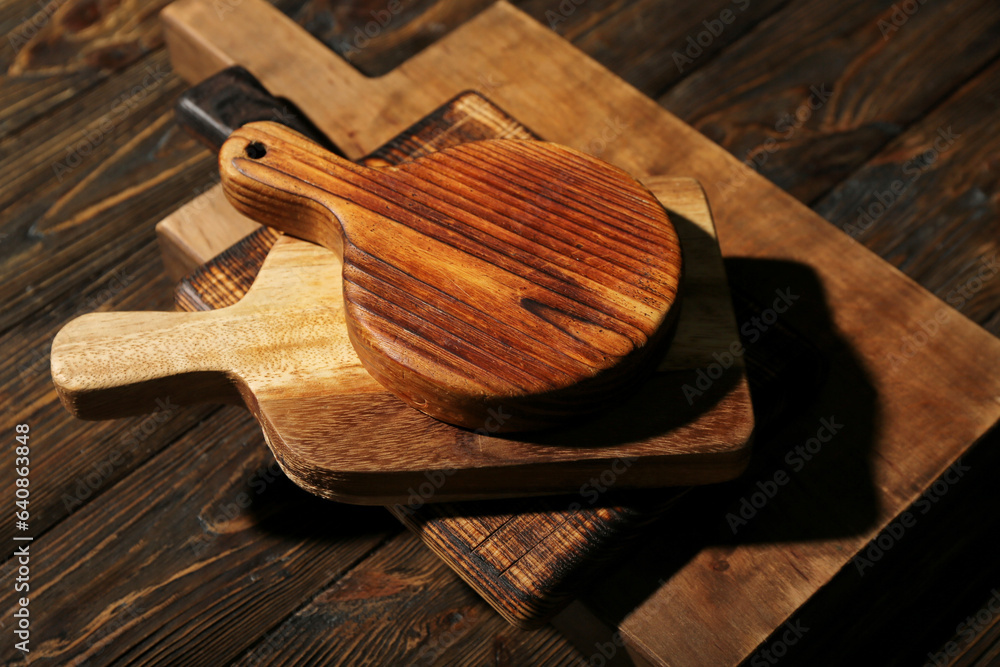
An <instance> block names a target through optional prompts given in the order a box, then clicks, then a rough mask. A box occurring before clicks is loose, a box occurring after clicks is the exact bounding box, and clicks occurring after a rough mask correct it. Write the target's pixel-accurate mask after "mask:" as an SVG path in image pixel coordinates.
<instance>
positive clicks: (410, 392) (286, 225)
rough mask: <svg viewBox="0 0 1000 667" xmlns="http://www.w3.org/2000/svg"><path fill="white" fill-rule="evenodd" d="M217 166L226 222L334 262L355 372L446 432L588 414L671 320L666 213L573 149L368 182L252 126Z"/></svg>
mask: <svg viewBox="0 0 1000 667" xmlns="http://www.w3.org/2000/svg"><path fill="white" fill-rule="evenodd" d="M255 146H256V147H258V148H257V149H256V150H258V151H260V152H262V153H263V154H261V155H256V154H254V153H252V152H251V149H252V148H254V147H255ZM219 162H220V167H221V172H222V182H223V186H224V188H225V190H226V194H227V196H228V198H229V199H230V201H231V202H232V203H233V205H234V207H235V208H236V209H237V210H239V211H241V212H242V213H244V214H245V215H248V216H250V217H254V218H256V219H257V221H258V222H267V223H269V224H271V225H272V226H274V227H276V228H279V229H282V230H283V231H285V232H288V233H290V234H292V235H294V236H298V237H300V238H304V239H306V240H309V241H313V242H315V243H319V244H321V245H324V246H326V247H328V248H330V249H331V250H334V251H336V252H337V253H338V254H340V255H341V257H342V259H343V262H344V305H345V309H344V313H345V316H346V319H347V327H348V331H349V332H350V335H351V341H352V342H353V344H354V348H355V350H357V352H358V356H359V357H360V358H361V362H362V363H363V364H364V366H365V368H366V369H367V370H368V371H369V372H370V373H371V374H372V375H373V376H374V377H375V378H376V379H377V380H378V381H379V382H380V383H381V384H382V385H383V386H385V387H387V388H388V389H390V390H391V391H392V392H393V393H395V394H396V395H397V396H399V397H400V398H402V399H403V400H404V401H405V402H406V403H408V404H409V405H411V406H412V407H414V408H416V409H418V410H420V411H421V412H424V413H426V414H428V415H430V416H432V417H435V418H437V419H441V420H443V421H446V422H448V423H451V424H456V425H459V426H464V427H466V428H469V429H481V428H485V426H484V425H485V424H488V423H489V424H492V426H491V427H490V430H497V431H501V432H505V431H517V430H527V429H533V428H540V427H545V426H551V425H553V424H558V423H559V422H566V421H567V420H568V419H569V418H570V417H579V416H580V415H584V414H588V413H592V412H593V411H595V410H600V409H602V408H603V407H605V406H606V405H607V404H608V403H613V402H615V401H617V400H620V398H621V397H622V396H624V395H625V394H626V393H627V392H628V391H629V388H630V387H631V386H634V385H635V383H636V380H637V379H638V378H639V377H640V376H641V375H643V374H645V373H648V371H649V369H650V365H651V363H652V355H654V354H656V353H658V352H662V349H663V348H662V346H659V345H658V343H661V342H664V341H665V340H666V339H667V337H668V336H669V335H670V334H671V332H672V328H673V325H674V323H676V321H677V313H678V311H679V307H676V308H675V303H676V301H677V298H678V296H677V291H678V283H679V281H680V273H681V250H680V246H679V241H678V239H677V233H676V231H675V230H674V228H673V225H672V224H671V223H670V220H669V219H668V218H667V215H666V213H665V212H664V210H663V207H662V206H661V205H660V204H659V202H657V201H656V199H655V198H654V197H653V196H652V195H651V194H650V193H649V191H648V190H646V189H645V188H643V187H642V186H641V185H640V184H639V183H638V182H637V181H635V179H633V178H632V177H630V176H629V175H628V174H626V173H624V172H622V171H621V170H619V169H616V168H614V167H612V166H611V165H609V164H606V163H604V162H601V161H599V160H596V159H594V158H592V157H590V156H588V155H585V154H583V153H579V152H576V151H572V150H569V149H566V148H563V147H560V146H556V145H554V144H548V143H544V142H520V141H513V140H490V141H482V142H476V143H470V144H463V145H461V146H457V147H454V148H449V149H445V150H443V151H439V152H437V153H433V154H431V155H428V156H424V157H421V158H418V159H416V160H414V161H411V162H407V163H405V164H403V165H400V166H398V167H395V168H388V169H370V168H368V167H365V166H364V165H355V164H352V163H350V162H348V161H346V160H344V159H343V158H339V157H337V156H335V155H333V154H331V153H329V152H327V151H324V150H322V149H321V147H319V146H317V145H315V144H314V143H312V142H311V141H307V140H305V139H303V138H301V137H300V136H299V135H298V134H296V133H294V132H291V131H289V130H287V129H285V128H284V127H283V126H280V125H277V124H275V123H259V124H258V123H254V124H250V125H247V126H245V127H243V128H240V129H239V130H237V131H236V132H235V133H234V134H233V135H232V137H231V138H230V139H229V141H228V142H227V143H226V145H224V146H223V148H222V151H221V153H220V158H219ZM644 371H645V372H644ZM498 412H500V413H501V414H503V415H504V416H503V417H502V418H498V419H494V418H492V415H494V414H497V413H498Z"/></svg>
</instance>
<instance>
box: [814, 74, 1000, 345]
mask: <svg viewBox="0 0 1000 667" xmlns="http://www.w3.org/2000/svg"><path fill="white" fill-rule="evenodd" d="M997 94H1000V63H997V62H994V63H993V65H991V66H990V67H989V68H987V69H986V70H984V71H983V72H981V73H980V74H979V75H978V76H977V77H975V78H974V79H973V80H972V81H969V82H968V83H967V84H966V85H965V86H963V87H962V88H960V89H959V90H958V91H956V92H955V94H953V95H952V96H951V97H949V98H948V100H947V101H946V102H945V103H944V104H942V105H941V106H939V107H937V108H936V109H934V110H933V111H932V112H931V113H930V114H928V115H927V116H925V117H924V118H922V119H921V120H920V121H919V122H918V123H915V124H914V125H913V126H912V127H911V128H909V129H908V130H907V131H906V133H904V134H903V135H901V136H900V137H898V138H897V139H896V140H894V141H893V142H891V143H890V144H889V145H887V146H886V147H885V148H884V149H883V150H882V151H880V152H879V153H878V154H877V155H875V156H873V157H872V159H870V160H869V161H868V162H867V163H866V164H864V165H863V166H862V167H861V168H859V169H858V170H857V171H855V172H854V173H853V174H852V175H851V177H850V178H849V179H847V180H845V181H844V182H843V183H841V184H840V185H838V186H837V187H836V188H835V189H834V190H833V191H831V192H830V194H828V195H827V196H826V197H824V198H823V199H822V200H820V201H819V202H817V204H816V207H815V208H816V212H817V213H819V214H820V215H822V216H823V217H825V218H826V219H827V220H829V221H831V222H832V223H833V224H834V225H836V226H837V227H839V228H840V229H842V230H844V231H845V232H846V233H847V234H848V235H849V236H851V237H852V238H855V239H857V241H858V242H859V243H863V244H864V245H865V246H867V247H868V248H870V249H871V250H872V251H874V252H876V253H878V254H879V255H880V256H882V257H884V258H885V259H886V260H888V261H889V262H891V263H892V264H894V265H895V266H897V267H899V269H900V270H902V271H903V272H905V273H906V274H907V275H908V276H910V277H911V278H913V279H914V280H917V281H918V282H920V283H921V284H922V285H924V286H925V287H926V288H927V289H929V290H931V291H932V292H934V294H936V295H937V296H938V297H939V298H940V299H942V300H943V301H945V302H946V303H948V304H949V305H950V306H952V307H954V308H956V309H957V310H959V311H961V312H962V313H963V314H965V315H966V316H967V317H969V318H970V319H971V320H973V321H975V322H977V323H979V324H980V325H981V326H983V327H985V328H986V329H987V330H988V331H991V332H993V333H994V334H996V333H1000V313H997V312H996V302H997V298H998V296H1000V281H996V280H993V279H992V278H993V277H994V276H995V275H996V273H997V270H996V269H997V266H996V263H995V261H996V253H997V250H998V249H1000V244H998V241H997V237H996V233H995V231H996V229H995V227H996V220H997V217H998V207H997V203H996V192H997V180H996V176H995V175H994V174H993V173H992V170H991V169H990V168H989V166H988V165H990V164H991V163H992V162H994V161H995V160H996V159H997V148H996V147H997V145H998V144H1000V128H997V124H996V123H995V122H994V120H995V117H996V105H995V104H993V103H992V102H991V100H992V99H993V98H994V97H995V96H996V95H997ZM956 238H960V239H962V241H963V246H966V244H967V248H968V250H966V252H965V253H964V254H960V253H957V252H954V251H951V250H949V246H946V245H944V243H945V242H946V241H948V240H951V239H956ZM907 351H908V350H907Z"/></svg>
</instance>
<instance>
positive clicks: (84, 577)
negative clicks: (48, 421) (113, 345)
mask: <svg viewBox="0 0 1000 667" xmlns="http://www.w3.org/2000/svg"><path fill="white" fill-rule="evenodd" d="M215 417H216V418H214V419H212V420H207V421H204V422H202V423H201V424H199V425H198V427H197V428H195V429H193V430H192V431H191V432H190V433H188V434H187V435H185V436H184V437H182V438H180V439H179V440H178V441H177V442H176V443H175V444H174V445H172V446H171V447H168V448H167V449H165V450H164V451H163V452H161V453H159V454H158V455H157V456H154V457H152V458H150V459H149V460H148V461H146V462H145V463H144V464H143V465H142V466H140V467H139V468H138V469H136V470H135V471H134V472H133V473H132V474H131V475H129V476H128V477H126V478H125V479H124V480H122V481H121V482H120V483H119V484H117V485H116V486H115V488H114V493H105V494H102V495H101V496H100V497H98V498H97V499H96V500H94V501H93V502H90V503H88V504H87V505H86V506H85V507H83V508H81V509H80V510H79V511H78V512H77V513H76V514H75V515H74V520H73V521H64V522H62V523H60V524H58V525H57V526H56V527H54V528H52V529H51V530H50V531H48V532H47V533H45V534H44V535H41V536H40V537H37V538H36V539H35V540H34V541H33V542H31V543H30V549H31V554H32V555H33V556H34V555H35V554H38V557H37V558H31V565H32V583H37V587H35V586H33V587H32V590H31V593H32V594H31V596H30V599H31V605H32V606H31V610H32V611H35V610H39V613H38V615H37V616H34V617H33V619H32V639H33V641H32V642H31V644H30V649H31V654H30V655H31V658H32V659H33V660H39V659H48V660H52V661H53V662H56V663H59V664H71V663H74V662H76V661H79V662H83V661H87V662H89V663H90V664H112V663H115V662H122V661H124V662H129V663H132V664H163V663H164V662H171V663H173V664H178V663H180V664H192V665H195V664H206V665H207V664H220V663H228V662H229V661H231V660H233V659H235V658H237V657H238V656H239V655H242V654H243V653H244V652H245V651H246V650H247V649H248V648H249V647H251V646H252V644H253V643H254V641H255V640H256V639H257V638H259V637H261V636H262V635H264V634H265V633H266V632H267V631H268V630H269V629H270V628H272V627H274V625H275V623H276V622H278V621H279V620H280V619H282V618H284V617H286V616H287V615H289V614H291V613H293V612H294V611H295V610H296V609H298V608H299V607H301V606H302V604H303V600H304V599H307V598H308V597H309V596H311V595H312V594H314V592H315V591H317V590H319V589H321V588H322V587H324V586H326V585H327V584H328V583H330V582H333V581H335V580H336V579H337V578H338V577H339V576H340V575H341V574H342V573H343V572H345V571H347V570H349V569H350V568H351V567H352V566H353V565H354V564H355V563H356V562H357V561H359V560H361V559H363V558H364V557H365V556H366V554H368V553H369V552H371V551H372V550H373V549H375V548H377V547H378V546H379V545H380V544H381V543H382V542H383V541H384V540H385V539H387V538H388V537H389V536H390V535H392V534H394V533H395V532H397V531H398V528H397V527H396V526H395V525H394V524H395V522H393V521H391V520H389V518H388V517H386V516H385V515H384V513H383V512H381V511H380V510H377V509H375V508H363V507H353V506H347V505H338V504H333V503H326V502H323V501H321V500H319V499H317V498H314V497H312V496H309V495H308V494H306V493H305V492H303V491H301V490H299V489H298V488H296V487H295V486H294V485H293V484H292V483H291V482H289V481H288V480H287V479H286V478H285V477H284V476H282V475H281V474H280V472H279V471H278V470H277V467H276V466H275V465H274V460H273V459H272V458H271V455H270V453H269V452H268V450H267V448H266V447H265V446H264V444H263V442H261V437H260V433H259V431H258V430H257V428H256V424H254V423H253V421H252V420H250V419H248V418H247V417H246V415H245V414H244V413H243V411H242V410H236V409H233V408H229V409H227V410H225V411H223V412H222V413H221V414H217V415H216V416H215ZM44 429H45V426H44V424H42V423H37V424H36V428H34V429H33V430H32V432H33V433H34V434H35V435H36V436H37V437H38V441H37V442H39V443H40V444H38V445H35V446H37V447H38V448H39V450H41V449H42V448H43V445H42V444H41V443H42V442H43V438H44ZM39 469H40V468H39ZM4 588H5V590H4V592H3V594H2V596H0V609H3V613H4V614H6V615H8V616H9V615H11V614H13V612H14V608H15V605H16V602H15V598H16V597H18V594H17V593H15V592H14V589H13V585H11V586H5V587H4ZM42 610H44V612H42ZM20 655H21V654H20V653H19V652H18V651H16V650H15V648H14V646H13V642H5V644H4V646H3V647H0V661H2V662H4V663H5V664H9V663H13V662H14V661H15V659H16V658H17V657H18V656H20Z"/></svg>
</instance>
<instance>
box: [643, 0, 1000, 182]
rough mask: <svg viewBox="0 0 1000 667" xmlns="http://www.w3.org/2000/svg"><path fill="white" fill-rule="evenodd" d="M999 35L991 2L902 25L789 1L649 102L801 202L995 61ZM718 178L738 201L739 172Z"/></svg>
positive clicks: (972, 1) (894, 17) (881, 13)
mask: <svg viewBox="0 0 1000 667" xmlns="http://www.w3.org/2000/svg"><path fill="white" fill-rule="evenodd" d="M907 8H909V7H907ZM792 25H793V26H795V29H794V30H789V29H787V28H783V27H782V26H792ZM998 34H1000V8H998V6H997V4H996V3H995V2H990V1H989V0H961V1H959V2H949V3H927V4H920V5H919V11H915V12H909V13H908V12H907V11H905V9H903V8H902V5H900V4H899V3H898V2H895V1H894V0H879V1H878V2H866V3H853V4H851V5H849V6H842V5H832V4H830V3H826V2H822V1H820V0H797V1H795V2H792V3H790V4H789V5H788V6H786V7H785V8H783V9H782V10H781V11H780V12H778V13H776V14H774V15H773V16H771V17H770V18H769V19H767V20H766V21H764V22H763V23H761V24H760V25H759V26H757V28H755V30H754V32H753V33H751V34H748V35H747V36H746V38H745V39H742V40H740V41H739V42H738V43H736V44H734V45H733V47H732V48H729V49H726V50H725V51H724V52H722V53H720V55H719V57H718V58H715V59H714V60H712V61H711V62H709V63H706V64H705V65H704V66H703V67H701V68H699V69H698V70H696V71H695V72H694V73H693V74H692V75H691V76H690V77H688V78H686V79H684V80H683V81H681V82H680V83H678V84H677V85H676V86H674V87H673V88H671V89H670V90H669V91H667V92H666V93H665V94H664V95H662V96H661V97H659V98H658V102H659V103H660V104H662V105H663V106H664V107H666V108H667V109H669V110H670V111H671V112H673V113H675V114H677V115H678V116H679V117H680V118H682V119H684V120H685V121H687V122H688V123H691V125H692V126H694V127H695V128H697V129H698V130H700V131H701V132H703V133H705V135H706V136H708V137H709V138H710V139H712V140H714V141H717V142H719V143H720V144H721V145H722V146H724V147H725V148H726V149H727V150H729V151H730V152H731V153H733V154H734V155H735V156H736V157H737V158H739V159H740V160H742V161H744V162H747V163H748V164H749V165H750V168H752V169H754V170H755V171H757V172H759V173H760V174H762V175H764V176H765V177H767V178H768V179H770V180H771V181H773V182H774V183H776V184H777V185H778V186H779V187H781V188H783V189H785V190H787V191H789V192H791V193H792V194H793V195H795V196H796V197H798V198H799V199H800V200H802V201H804V202H810V201H812V200H813V199H815V198H817V197H818V196H820V195H822V194H823V193H825V192H826V191H827V190H829V189H830V188H831V187H833V185H835V184H836V183H837V182H838V181H840V180H841V179H843V178H845V177H847V176H848V175H849V174H850V173H851V171H853V170H854V169H855V168H856V167H858V166H859V165H861V164H862V163H863V162H864V161H865V160H867V159H868V158H869V157H870V156H871V155H873V154H874V153H875V152H876V151H878V150H879V149H880V148H881V147H882V146H884V145H885V144H886V143H888V142H889V141H891V140H892V139H893V138H894V137H895V136H897V135H898V134H899V133H900V132H901V131H902V130H903V129H904V128H905V127H906V126H907V125H909V124H910V123H912V122H913V121H914V120H916V119H917V118H920V116H921V115H923V114H924V113H926V112H927V111H928V110H929V109H931V108H932V107H933V106H934V105H935V104H937V103H938V101H939V100H941V99H942V98H943V97H945V96H946V95H948V94H949V93H950V92H951V91H952V90H954V88H955V87H956V86H957V85H959V84H961V83H962V82H963V81H965V80H966V79H967V78H968V77H969V76H972V75H973V74H975V73H976V72H977V71H978V70H979V69H980V68H982V67H983V66H985V65H986V64H987V63H989V62H990V61H992V60H993V59H994V58H996V56H997V55H998V54H1000V40H998V39H997V35H998ZM926 44H940V46H941V48H938V49H932V50H930V51H928V50H927V49H925V48H924V45H926ZM792 53H794V54H797V56H796V57H795V58H789V57H788V54H792ZM886 81H893V82H896V85H894V86H893V87H892V94H887V93H886V90H885V83H886ZM911 81H919V82H920V84H919V85H908V84H907V82H911ZM719 178H720V180H723V181H725V182H728V186H727V188H726V189H727V190H729V191H731V196H732V197H734V198H737V199H738V198H739V197H740V196H741V192H742V188H741V186H742V183H743V180H742V177H741V176H740V175H739V173H738V172H735V171H732V170H730V173H726V174H725V175H722V176H720V177H719Z"/></svg>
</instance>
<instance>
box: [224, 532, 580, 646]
mask: <svg viewBox="0 0 1000 667" xmlns="http://www.w3.org/2000/svg"><path fill="white" fill-rule="evenodd" d="M386 619H392V623H391V624H387V623H386ZM582 660H583V656H581V654H580V653H578V652H577V651H575V650H574V649H573V648H572V646H570V645H569V644H568V643H567V642H566V640H565V639H563V638H562V637H561V636H560V635H559V633H558V632H556V631H555V630H554V629H553V628H551V627H545V628H541V629H538V630H534V631H530V632H529V631H525V630H518V629H516V628H511V627H510V626H509V625H507V624H506V623H504V621H503V620H501V619H500V617H499V616H497V615H495V614H493V613H492V612H491V610H490V608H489V607H488V606H486V604H485V603H483V601H482V600H480V599H479V598H478V597H477V596H476V595H475V594H474V593H473V592H472V591H471V590H469V589H468V588H467V587H466V586H465V585H463V584H462V582H461V580H459V579H458V577H456V576H455V575H454V574H453V573H452V572H450V571H449V570H448V568H447V566H446V565H445V564H444V563H442V562H441V560H440V559H438V558H435V557H434V556H433V555H431V554H429V553H428V552H427V550H426V549H425V548H424V547H423V545H421V544H420V541H419V540H418V539H417V538H416V537H415V536H413V535H410V534H403V535H398V536H396V537H394V538H393V539H392V540H391V541H390V542H389V543H388V544H386V546H385V547H384V548H382V549H380V550H379V551H378V552H377V553H376V554H375V555H374V556H373V557H371V558H369V559H367V560H365V561H364V562H363V563H361V564H360V565H359V566H358V567H356V568H354V569H353V570H351V571H350V572H348V573H347V574H346V575H345V576H344V577H343V578H342V579H340V580H339V581H337V583H335V584H334V585H332V586H330V587H329V588H327V589H325V590H324V591H322V592H321V593H320V594H319V595H317V596H316V597H315V598H313V599H312V600H310V601H309V603H308V604H306V605H305V606H304V607H302V608H301V609H300V610H298V611H297V612H296V613H295V614H294V615H292V616H290V617H289V618H288V619H286V620H285V621H284V622H283V623H282V624H281V625H279V626H278V627H276V628H274V629H272V630H270V631H269V632H268V633H267V635H265V637H264V638H263V640H262V641H261V642H259V643H258V644H257V645H255V646H254V647H251V648H250V649H249V650H248V651H247V652H246V653H245V654H244V655H243V656H242V658H241V659H239V660H237V661H236V662H235V663H234V664H238V665H291V664H306V663H308V664H334V663H335V664H338V665H372V664H376V665H404V664H405V665H412V664H416V665H432V664H433V665H444V664H447V665H483V664H503V665H526V664H536V665H541V664H544V665H579V664H581V661H582Z"/></svg>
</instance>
